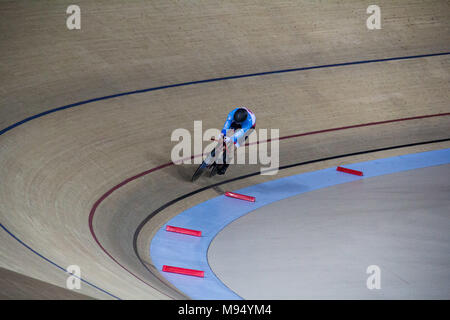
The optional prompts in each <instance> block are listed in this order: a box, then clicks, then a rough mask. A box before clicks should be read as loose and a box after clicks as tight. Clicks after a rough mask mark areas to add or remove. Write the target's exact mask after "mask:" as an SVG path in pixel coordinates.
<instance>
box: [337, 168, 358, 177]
mask: <svg viewBox="0 0 450 320" xmlns="http://www.w3.org/2000/svg"><path fill="white" fill-rule="evenodd" d="M336 170H337V171H341V172H345V173H350V174H355V175H357V176H362V175H363V173H362V172H361V171H358V170H353V169H347V168H342V167H337V168H336Z"/></svg>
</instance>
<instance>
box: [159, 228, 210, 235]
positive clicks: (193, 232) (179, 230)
mask: <svg viewBox="0 0 450 320" xmlns="http://www.w3.org/2000/svg"><path fill="white" fill-rule="evenodd" d="M166 231H170V232H176V233H183V234H188V235H190V236H196V237H201V236H202V232H201V231H198V230H192V229H185V228H179V227H174V226H166Z"/></svg>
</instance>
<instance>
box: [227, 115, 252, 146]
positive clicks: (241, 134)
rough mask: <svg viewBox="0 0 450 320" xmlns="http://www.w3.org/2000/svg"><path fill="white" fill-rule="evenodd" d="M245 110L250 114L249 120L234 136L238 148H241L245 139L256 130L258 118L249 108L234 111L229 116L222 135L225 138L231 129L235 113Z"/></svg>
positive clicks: (242, 124)
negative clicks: (251, 130) (252, 130)
mask: <svg viewBox="0 0 450 320" xmlns="http://www.w3.org/2000/svg"><path fill="white" fill-rule="evenodd" d="M241 108H243V109H245V110H247V112H248V116H247V119H245V121H244V122H243V123H241V124H240V125H241V128H240V129H237V130H235V131H234V134H233V136H232V139H233V142H234V144H235V145H236V147H239V145H240V143H242V142H243V141H244V139H245V136H246V134H249V130H250V129H254V128H255V125H256V116H255V114H254V113H253V112H252V111H251V110H250V109H248V108H244V107H239V108H236V109H234V110H233V111H231V112H230V113H229V114H228V117H227V121H225V124H224V125H223V129H222V133H223V135H224V136H225V135H226V134H227V130H229V129H230V128H231V125H232V123H233V122H234V113H235V112H236V111H237V110H238V109H241Z"/></svg>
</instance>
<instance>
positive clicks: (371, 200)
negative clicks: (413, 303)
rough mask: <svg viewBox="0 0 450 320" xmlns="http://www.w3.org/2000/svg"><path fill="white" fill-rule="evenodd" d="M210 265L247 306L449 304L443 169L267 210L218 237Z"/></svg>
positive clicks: (446, 176)
mask: <svg viewBox="0 0 450 320" xmlns="http://www.w3.org/2000/svg"><path fill="white" fill-rule="evenodd" d="M208 259H209V263H210V265H211V268H212V269H213V271H214V272H215V273H216V275H217V276H218V277H219V278H220V279H221V280H222V281H223V282H224V283H225V284H226V285H227V286H228V287H229V288H231V289H232V290H233V291H235V292H236V293H237V294H239V295H240V296H242V297H243V298H245V299H381V298H383V299H416V298H418V299H450V165H444V166H436V167H429V168H424V169H419V170H413V171H407V172H401V173H396V174H391V175H385V176H380V177H375V178H370V179H364V180H360V181H356V182H352V183H347V184H342V185H337V186H333V187H329V188H325V189H321V190H317V191H314V192H310V193H305V194H301V195H299V196H296V197H292V198H289V199H286V200H282V201H279V202H276V203H273V204H271V205H268V206H265V207H263V208H261V209H259V210H255V211H253V212H251V213H249V214H247V215H246V216H244V217H242V218H240V219H238V220H236V221H234V222H233V223H231V224H230V225H229V226H227V227H226V228H225V229H224V230H222V232H220V233H219V234H218V235H217V236H216V238H215V239H214V240H213V242H212V243H211V246H210V249H209V252H208ZM369 266H376V267H378V268H379V271H380V272H379V273H374V272H373V271H371V273H370V274H369V273H367V268H368V267H369ZM377 275H379V277H378V279H379V280H380V281H379V284H380V289H372V290H369V289H368V287H367V280H368V279H369V277H370V279H371V280H372V281H369V282H370V283H371V284H372V285H374V284H376V281H375V277H376V276H377Z"/></svg>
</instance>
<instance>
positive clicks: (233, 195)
mask: <svg viewBox="0 0 450 320" xmlns="http://www.w3.org/2000/svg"><path fill="white" fill-rule="evenodd" d="M225 195H226V196H227V197H231V198H236V199H240V200H245V201H250V202H255V197H252V196H246V195H245V194H239V193H234V192H229V191H227V192H225Z"/></svg>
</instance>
